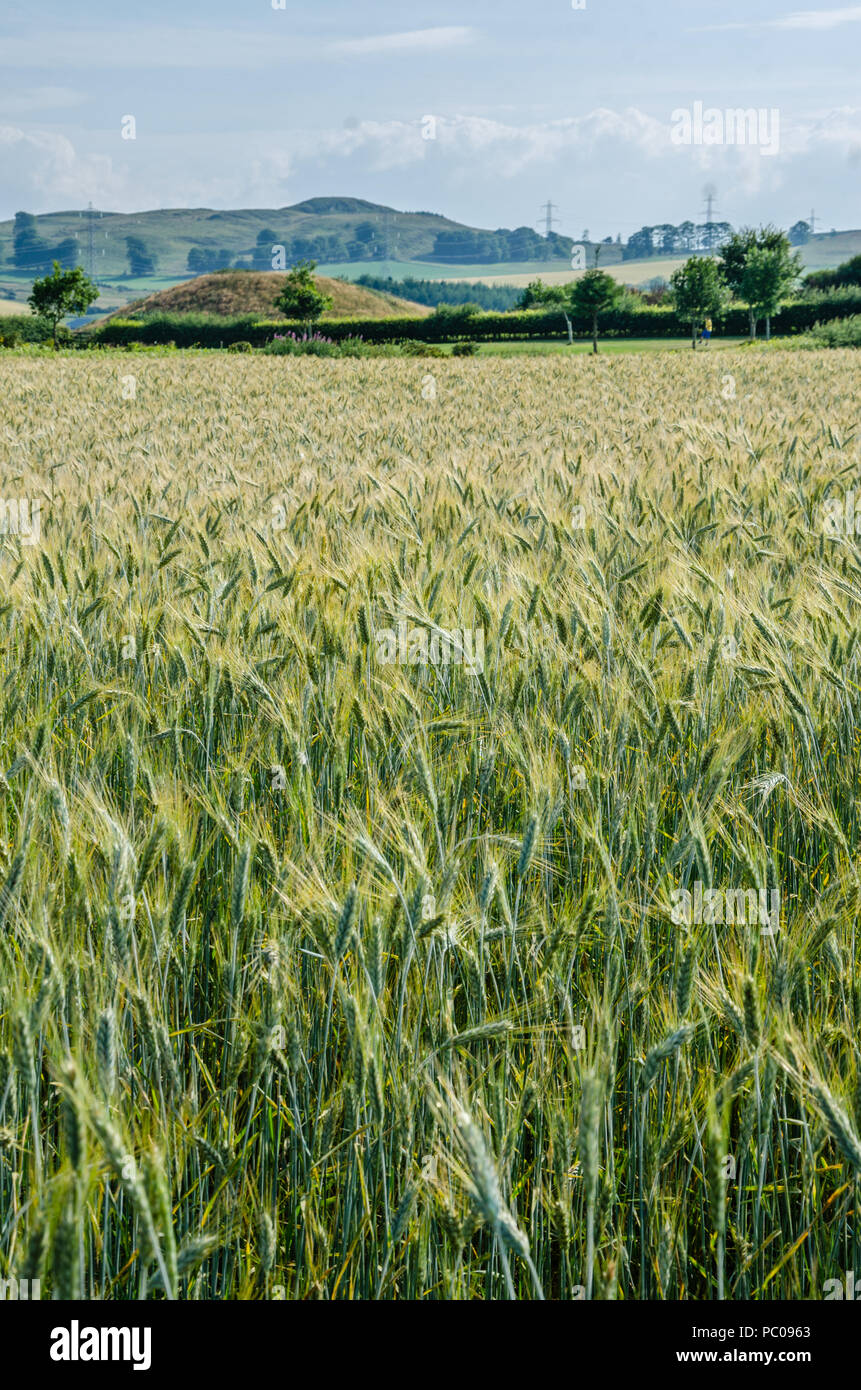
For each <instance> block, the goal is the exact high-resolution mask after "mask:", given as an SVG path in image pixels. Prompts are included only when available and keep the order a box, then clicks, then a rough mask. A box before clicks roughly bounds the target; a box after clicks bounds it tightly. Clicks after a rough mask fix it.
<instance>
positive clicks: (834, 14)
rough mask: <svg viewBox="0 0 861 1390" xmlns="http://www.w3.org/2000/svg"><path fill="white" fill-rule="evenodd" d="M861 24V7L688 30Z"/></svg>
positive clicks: (803, 12) (801, 12) (717, 31)
mask: <svg viewBox="0 0 861 1390" xmlns="http://www.w3.org/2000/svg"><path fill="white" fill-rule="evenodd" d="M859 23H861V5H850V6H849V7H847V8H845V9H842V10H795V11H793V13H792V14H788V15H783V16H782V17H781V18H780V19H762V20H755V19H750V20H739V21H737V22H736V23H732V24H705V25H702V26H701V27H699V28H696V29H692V30H689V32H690V33H694V34H714V33H720V32H722V31H724V30H728V29H837V28H839V27H840V25H842V24H859Z"/></svg>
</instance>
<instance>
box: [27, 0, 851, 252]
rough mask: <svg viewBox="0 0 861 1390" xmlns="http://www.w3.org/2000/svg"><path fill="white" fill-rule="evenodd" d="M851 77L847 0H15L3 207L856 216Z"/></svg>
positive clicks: (654, 219) (659, 217)
mask: <svg viewBox="0 0 861 1390" xmlns="http://www.w3.org/2000/svg"><path fill="white" fill-rule="evenodd" d="M276 6H277V8H276ZM282 6H283V8H282ZM859 73H861V4H858V5H842V6H841V5H839V4H838V5H835V6H834V7H832V6H830V5H828V4H826V5H822V6H820V7H819V8H815V9H799V8H793V6H792V4H791V3H786V0H722V3H721V4H720V5H714V4H713V5H706V4H703V3H701V0H660V3H649V0H460V2H459V3H455V2H454V0H433V3H430V0H401V2H400V3H399V2H398V0H311V3H305V4H300V3H298V0H146V4H145V5H139V4H133V3H129V0H77V4H75V5H69V4H61V3H59V0H40V2H39V3H38V4H34V3H33V0H27V2H26V3H18V0H4V3H3V7H2V9H0V218H7V217H10V216H12V215H13V213H15V212H16V211H18V210H26V211H29V212H37V213H38V212H51V211H59V210H63V209H70V208H80V207H85V206H86V205H87V204H88V203H89V202H92V203H93V204H94V205H95V206H96V207H97V208H101V209H103V210H106V211H118V212H133V211H144V210H149V209H152V208H161V207H164V208H170V207H211V208H216V209H223V208H237V207H254V208H280V207H285V206H287V205H289V204H293V203H296V202H299V201H301V200H303V199H305V198H310V197H315V196H322V195H334V194H340V195H346V196H352V197H359V198H366V199H368V200H369V201H371V202H375V203H382V204H385V205H387V206H389V207H394V208H397V209H399V210H404V211H430V212H441V213H444V214H445V215H447V216H449V217H452V218H454V219H456V220H458V221H461V222H466V223H469V224H471V225H475V226H481V227H490V228H495V227H515V226H524V225H525V226H535V227H536V228H537V229H539V230H540V229H541V228H542V227H543V226H544V225H545V217H546V212H544V211H542V206H543V205H545V204H546V203H547V202H548V200H549V201H550V202H552V204H553V209H552V215H553V218H554V221H553V224H552V225H553V227H554V229H555V230H556V231H560V232H563V233H564V234H566V235H570V236H573V237H575V238H579V237H581V236H582V234H583V232H584V231H585V230H588V231H589V233H590V235H591V237H592V238H599V237H604V236H608V235H609V236H613V237H615V236H616V235H617V234H621V236H622V237H623V238H626V237H627V236H628V235H630V233H631V232H633V231H636V230H637V228H638V227H640V226H642V225H644V224H645V225H650V224H654V223H658V222H672V223H677V222H680V221H683V220H684V219H687V218H690V219H691V220H692V221H695V222H697V221H702V220H703V209H704V189H705V187H706V186H707V185H709V184H712V185H714V188H715V190H716V194H715V200H714V216H715V219H716V220H725V221H728V222H731V223H732V224H733V225H735V226H738V225H741V224H744V223H751V222H762V221H774V222H777V223H778V224H779V225H782V226H789V225H791V223H793V222H795V221H797V220H798V219H800V218H806V217H807V215H808V213H809V212H810V210H811V209H814V210H815V212H816V217H817V222H816V229H817V230H829V229H830V228H831V227H837V228H847V227H861V192H860V191H861V77H859ZM697 103H701V107H700V108H699V109H700V110H701V112H702V113H703V117H702V121H701V123H700V125H699V126H697V124H696V121H695V113H696V111H697V106H696V104H697ZM736 108H745V109H748V108H754V109H755V110H756V111H757V112H758V113H759V112H760V111H761V112H762V116H761V117H760V116H758V117H757V123H756V127H755V129H746V134H745V142H744V143H743V144H742V143H741V142H740V141H739V139H738V138H737V135H738V132H737V131H736V130H735V127H734V125H733V124H732V123H731V122H730V123H727V121H726V118H725V113H726V112H727V111H729V110H735V109H736ZM685 112H687V113H690V116H691V121H690V127H689V135H690V140H689V143H685V142H684V138H683V137H684V135H685V120H684V116H683V115H682V114H681V113H685ZM709 112H711V114H709ZM129 117H132V118H133V125H132V123H131V122H130V121H129V119H128V118H129ZM130 134H133V135H134V138H128V137H129V135H130ZM698 136H699V139H698V138H697V137H698ZM718 137H719V138H718ZM712 141H714V142H712Z"/></svg>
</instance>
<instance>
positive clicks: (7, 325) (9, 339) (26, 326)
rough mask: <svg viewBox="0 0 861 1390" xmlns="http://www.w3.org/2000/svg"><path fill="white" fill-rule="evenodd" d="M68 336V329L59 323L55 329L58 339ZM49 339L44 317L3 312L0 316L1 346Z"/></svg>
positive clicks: (47, 325) (42, 341)
mask: <svg viewBox="0 0 861 1390" xmlns="http://www.w3.org/2000/svg"><path fill="white" fill-rule="evenodd" d="M69 336H70V335H69V330H68V329H67V328H64V327H63V326H62V325H61V326H60V328H59V329H58V331H57V337H58V339H59V338H68V337H69ZM50 341H51V326H50V324H49V323H47V322H46V321H45V319H40V318H37V317H36V316H35V314H4V315H3V316H2V318H0V344H2V346H3V347H15V346H16V344H18V343H49V342H50Z"/></svg>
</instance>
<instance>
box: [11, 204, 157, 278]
mask: <svg viewBox="0 0 861 1390" xmlns="http://www.w3.org/2000/svg"><path fill="white" fill-rule="evenodd" d="M125 243H126V256H127V258H128V264H129V273H130V274H131V275H136V276H139V275H153V274H155V268H156V259H155V256H154V255H153V253H152V250H151V249H150V247H149V246H148V245H147V243H146V242H145V241H144V240H143V239H142V238H141V237H138V236H127V237H126V238H125ZM79 259H80V243H79V241H78V238H77V237H73V236H68V237H64V238H63V240H62V241H58V242H56V243H54V242H51V241H47V240H46V239H45V238H44V237H41V236H40V235H39V232H38V230H37V223H36V218H35V217H34V216H33V214H32V212H16V213H15V224H14V227H13V229H12V264H13V265H14V266H15V268H16V269H17V270H25V271H27V272H28V274H30V275H33V276H36V275H45V274H47V273H48V272H49V271H50V270H51V267H52V266H53V265H54V263H55V262H56V263H57V264H58V265H59V266H60V268H61V269H62V270H74V268H75V266H76V265H77V264H78V261H79Z"/></svg>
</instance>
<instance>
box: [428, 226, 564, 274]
mask: <svg viewBox="0 0 861 1390" xmlns="http://www.w3.org/2000/svg"><path fill="white" fill-rule="evenodd" d="M573 245H574V242H573V241H572V239H571V237H567V236H560V235H559V233H558V232H551V233H550V235H549V236H541V235H540V234H539V233H538V232H536V231H535V230H534V228H532V227H515V228H514V230H513V231H509V230H508V229H507V228H505V227H499V228H498V229H497V230H496V231H495V232H482V231H473V230H472V229H471V228H469V227H460V228H458V229H457V230H455V231H442V232H437V235H436V238H435V240H434V248H433V254H432V255H431V257H430V259H431V260H439V261H445V262H447V263H448V264H458V263H461V264H463V265H473V264H474V265H494V264H498V263H499V262H501V261H543V260H548V259H549V260H557V259H558V260H566V261H568V262H569V264H570V262H571V248H572V247H573Z"/></svg>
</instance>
